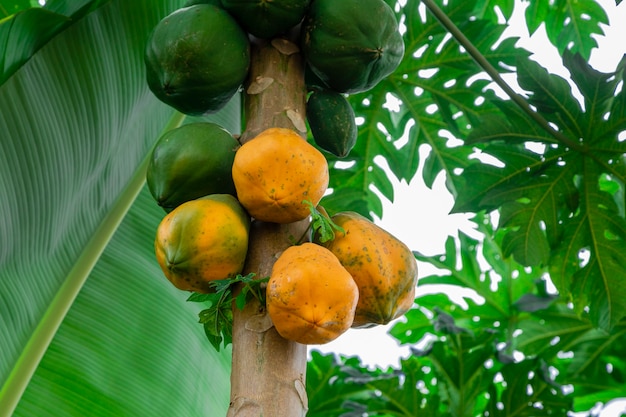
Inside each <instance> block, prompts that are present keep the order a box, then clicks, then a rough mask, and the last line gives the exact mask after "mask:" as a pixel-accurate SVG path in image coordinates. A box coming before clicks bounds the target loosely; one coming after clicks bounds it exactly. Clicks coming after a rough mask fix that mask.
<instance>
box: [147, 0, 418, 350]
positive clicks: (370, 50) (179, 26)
mask: <svg viewBox="0 0 626 417" xmlns="http://www.w3.org/2000/svg"><path fill="white" fill-rule="evenodd" d="M373 15H375V16H376V19H372V18H371V16H373ZM294 30H299V31H300V35H299V38H300V39H301V50H302V52H303V57H304V59H305V61H306V67H307V75H306V76H305V79H306V80H307V81H306V82H307V86H308V89H309V92H310V95H309V98H308V101H307V119H308V122H309V126H310V130H311V133H312V135H313V138H314V140H315V143H316V144H317V145H318V146H317V147H316V146H314V145H313V144H311V143H309V142H308V141H307V140H305V139H304V138H302V137H301V136H300V135H299V134H298V133H296V131H295V130H291V129H286V128H278V127H271V128H268V129H266V130H265V131H263V132H261V133H260V134H258V135H257V136H256V137H254V138H252V139H250V140H248V141H246V142H245V143H244V144H240V143H239V142H238V141H237V139H235V137H234V136H233V135H232V134H231V133H229V132H228V131H226V130H225V129H224V128H223V127H221V126H219V125H217V124H214V123H208V122H196V123H189V124H185V125H182V126H180V127H178V128H175V129H173V130H170V131H168V132H167V133H165V134H164V135H163V136H162V137H160V138H159V140H158V141H157V143H156V144H155V147H154V148H153V151H152V154H151V158H150V161H149V165H148V170H147V175H146V180H147V185H148V188H149V190H150V192H151V194H152V196H153V197H154V199H155V200H156V202H157V204H158V205H159V206H161V207H162V208H163V209H164V210H165V212H166V214H165V216H164V218H163V219H162V221H161V222H160V224H159V226H158V228H157V232H156V238H155V252H156V258H157V261H158V263H159V265H160V266H161V269H162V271H163V273H164V275H165V276H166V278H167V279H168V280H169V281H170V282H171V283H172V284H173V285H174V286H175V287H176V288H178V289H181V290H185V291H193V292H199V293H210V292H211V291H213V290H214V286H212V283H213V282H214V281H216V280H223V279H227V278H234V277H236V276H237V275H238V274H241V273H242V271H243V268H244V265H245V261H246V257H247V253H248V244H249V233H250V226H251V222H252V221H262V222H270V223H283V224H284V223H292V222H297V221H303V220H306V219H310V217H311V215H312V214H317V215H319V216H321V217H322V218H323V219H324V220H325V221H326V222H327V224H329V225H334V227H336V229H337V231H336V233H334V238H330V239H329V238H327V237H325V236H322V235H320V234H319V232H316V231H315V230H314V231H313V233H311V235H310V236H309V237H308V239H305V240H306V242H305V243H301V242H298V243H296V244H294V245H293V246H290V247H289V248H288V249H287V250H285V251H284V252H282V253H281V254H280V256H279V257H278V258H277V260H276V262H275V264H274V266H273V269H272V271H271V275H270V277H269V281H268V283H267V288H266V305H267V312H268V314H269V316H270V318H271V319H272V322H273V324H274V327H275V328H276V330H277V332H278V333H279V334H280V335H281V336H283V337H285V338H287V339H290V340H294V341H297V342H299V343H305V344H320V343H326V342H329V341H331V340H334V339H335V338H337V337H338V336H339V335H341V334H343V333H344V332H345V331H346V330H348V329H349V328H353V327H354V328H357V327H359V328H364V327H371V326H375V325H379V324H385V323H388V322H389V321H391V320H393V319H395V318H397V317H399V316H400V315H402V314H404V313H405V312H406V311H407V310H408V309H409V308H410V307H411V306H412V304H413V299H414V292H415V286H416V280H417V265H416V261H415V258H414V256H413V254H412V252H411V251H410V250H409V248H408V247H407V246H406V245H405V244H403V243H402V242H401V241H399V240H398V239H397V238H395V237H394V236H392V235H391V234H389V233H388V232H386V231H385V230H383V229H382V228H381V227H379V226H378V225H376V224H374V223H373V222H371V221H370V220H368V219H367V218H365V217H363V216H361V215H359V214H357V213H354V212H351V211H345V212H340V213H336V214H335V215H333V216H332V217H331V216H328V214H325V211H324V210H323V208H322V207H321V206H319V204H320V201H321V200H322V198H323V196H324V195H325V193H326V192H327V188H328V184H329V169H328V162H327V159H326V157H325V155H324V154H323V153H322V151H320V150H319V148H321V149H322V150H325V151H327V152H330V153H332V154H334V155H336V156H338V157H343V156H346V155H347V154H348V153H349V152H350V150H351V148H352V147H353V146H354V144H355V141H356V136H357V132H356V125H355V120H354V112H353V110H352V108H351V107H350V104H349V102H348V101H347V100H346V94H352V93H357V92H362V91H366V90H368V89H370V88H372V87H373V86H375V85H376V84H377V83H378V82H379V81H380V80H382V79H383V78H385V77H386V76H387V75H389V74H390V73H391V72H393V70H395V68H396V67H397V66H398V64H399V62H400V60H401V58H402V55H403V53H404V46H403V43H402V38H401V36H400V34H399V32H398V26H397V23H396V21H395V16H394V14H393V11H392V10H391V8H390V7H389V6H388V5H387V3H385V2H384V1H383V0H341V1H336V0H274V1H272V2H267V1H261V0H259V1H250V0H196V1H193V0H192V1H189V2H188V3H187V4H186V5H185V7H183V8H181V9H179V10H177V11H175V12H174V13H172V14H170V15H169V16H167V17H165V18H164V19H163V20H162V21H161V22H159V23H158V24H157V26H156V27H155V28H154V30H153V32H152V34H151V35H150V37H149V39H148V43H147V46H146V52H145V64H146V78H147V83H148V86H149V87H150V89H151V90H152V92H153V93H154V94H155V95H156V96H157V97H158V98H159V99H160V100H162V101H163V102H165V103H166V104H168V105H170V106H172V107H174V108H175V109H177V110H179V111H180V112H182V113H185V114H188V115H205V114H210V113H214V112H217V111H218V110H220V109H221V108H223V107H224V105H225V104H226V103H227V102H228V101H229V100H230V99H231V97H232V96H233V95H234V94H235V93H236V92H237V91H238V90H239V89H240V87H241V85H242V84H243V83H244V81H245V79H246V76H247V73H248V70H249V65H250V40H251V39H252V38H253V37H257V38H273V37H276V36H280V35H282V34H284V33H286V32H289V31H294ZM315 207H318V208H317V209H313V210H312V208H315ZM318 210H319V211H318ZM322 213H323V214H322ZM316 230H317V229H316Z"/></svg>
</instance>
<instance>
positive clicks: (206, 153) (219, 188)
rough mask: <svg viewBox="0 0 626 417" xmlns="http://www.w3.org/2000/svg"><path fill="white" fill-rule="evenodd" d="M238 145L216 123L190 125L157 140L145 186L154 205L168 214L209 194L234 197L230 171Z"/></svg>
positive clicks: (173, 130)
mask: <svg viewBox="0 0 626 417" xmlns="http://www.w3.org/2000/svg"><path fill="white" fill-rule="evenodd" d="M238 146H239V142H237V140H236V139H235V138H234V137H233V136H232V135H231V134H230V133H229V132H228V131H226V130H225V129H224V128H222V127H221V126H219V125H217V124H215V123H208V122H207V123H204V122H198V123H190V124H186V125H183V126H181V127H178V128H176V129H172V130H170V131H169V132H167V133H165V134H164V135H163V136H161V137H160V138H159V140H158V141H157V143H156V145H155V147H154V148H153V150H152V154H151V158H150V161H149V163H148V171H147V174H146V182H147V184H148V189H149V190H150V193H151V194H152V196H153V197H154V199H155V200H156V201H157V203H158V204H159V205H160V206H161V207H163V209H165V211H166V212H170V211H171V210H172V209H174V208H175V207H177V206H179V205H180V204H182V203H184V202H186V201H189V200H195V199H196V198H200V197H203V196H205V195H209V194H231V195H235V184H234V183H233V177H232V167H233V160H234V159H235V151H236V150H237V147H238Z"/></svg>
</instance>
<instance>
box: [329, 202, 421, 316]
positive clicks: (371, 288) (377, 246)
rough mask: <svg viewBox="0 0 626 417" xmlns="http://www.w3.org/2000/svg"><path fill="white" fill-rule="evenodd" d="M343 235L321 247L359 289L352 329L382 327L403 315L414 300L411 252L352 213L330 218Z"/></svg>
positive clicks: (414, 282) (413, 270)
mask: <svg viewBox="0 0 626 417" xmlns="http://www.w3.org/2000/svg"><path fill="white" fill-rule="evenodd" d="M332 220H333V221H334V222H335V223H336V224H337V225H339V226H341V227H342V228H343V230H344V232H345V233H341V232H336V233H335V239H333V240H331V241H328V242H325V243H323V245H324V246H325V247H326V248H328V249H329V250H330V251H331V252H332V253H334V254H335V256H336V257H337V258H338V259H339V261H340V262H341V264H342V265H343V266H344V267H345V268H346V269H347V270H348V271H349V272H350V274H351V275H352V278H354V281H355V282H356V284H357V286H358V287H359V303H358V305H357V308H356V313H355V317H354V323H353V324H352V327H372V326H375V325H378V324H386V323H389V322H390V321H391V320H393V319H395V318H397V317H400V316H401V315H402V314H404V313H406V312H407V311H408V310H409V309H410V308H411V306H412V305H413V300H414V299H415V286H416V284H417V262H416V260H415V256H414V255H413V253H412V252H411V250H410V249H409V248H408V247H407V246H406V245H405V244H404V243H402V242H401V241H400V240H398V239H397V238H396V237H394V236H393V235H391V234H390V233H389V232H387V231H386V230H384V229H382V228H381V227H380V226H378V225H376V224H374V223H372V222H371V221H370V220H368V219H366V218H365V217H363V216H361V215H360V214H358V213H354V212H349V211H348V212H341V213H337V214H335V215H334V216H332Z"/></svg>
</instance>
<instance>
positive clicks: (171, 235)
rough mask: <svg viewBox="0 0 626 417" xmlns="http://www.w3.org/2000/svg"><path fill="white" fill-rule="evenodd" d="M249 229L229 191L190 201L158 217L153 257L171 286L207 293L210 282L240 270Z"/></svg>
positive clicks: (244, 255) (242, 213)
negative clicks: (159, 218)
mask: <svg viewBox="0 0 626 417" xmlns="http://www.w3.org/2000/svg"><path fill="white" fill-rule="evenodd" d="M249 230H250V217H249V216H248V215H247V213H246V212H245V210H244V209H243V208H242V207H241V205H239V203H238V202H237V199H236V198H235V197H233V196H232V195H229V194H212V195H209V196H206V197H202V198H199V199H197V200H191V201H188V202H186V203H183V204H181V205H180V206H178V207H176V208H175V209H174V210H172V211H171V212H170V213H169V214H168V215H167V216H165V217H164V218H163V220H161V223H160V224H159V227H158V229H157V235H156V239H155V251H156V258H157V261H158V262H159V265H160V266H161V269H162V270H163V273H164V274H165V276H166V277H167V279H169V280H170V281H171V282H172V284H174V286H175V287H176V288H178V289H181V290H187V291H196V292H201V293H208V292H211V287H210V282H211V281H214V280H218V279H226V278H229V277H234V276H236V275H237V274H239V273H241V271H242V269H243V264H244V262H245V259H246V254H247V251H248V234H249Z"/></svg>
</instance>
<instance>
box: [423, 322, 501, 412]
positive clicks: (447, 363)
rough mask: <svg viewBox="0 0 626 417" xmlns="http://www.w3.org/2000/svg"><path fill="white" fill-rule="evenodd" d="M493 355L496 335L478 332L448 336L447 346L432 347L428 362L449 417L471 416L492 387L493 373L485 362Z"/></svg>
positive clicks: (439, 344) (441, 342)
mask: <svg viewBox="0 0 626 417" xmlns="http://www.w3.org/2000/svg"><path fill="white" fill-rule="evenodd" d="M494 352H495V334H494V333H492V332H486V331H485V332H479V333H476V334H468V333H459V334H456V335H452V336H450V343H444V342H443V341H438V342H435V343H434V344H433V348H432V350H431V352H430V354H429V358H430V359H431V360H432V362H433V366H434V368H435V370H436V375H437V379H439V380H440V384H441V387H440V391H441V392H442V397H443V398H444V399H445V400H444V401H445V403H446V405H447V406H448V410H449V412H450V413H451V414H452V415H455V416H463V415H473V411H474V409H475V408H476V406H477V404H478V403H480V402H481V401H482V398H481V397H482V396H483V395H484V393H485V392H486V390H487V387H488V386H489V384H490V383H491V381H492V379H493V375H494V370H493V369H489V368H487V367H486V366H485V362H486V361H487V360H488V359H490V358H492V357H493V354H494Z"/></svg>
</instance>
